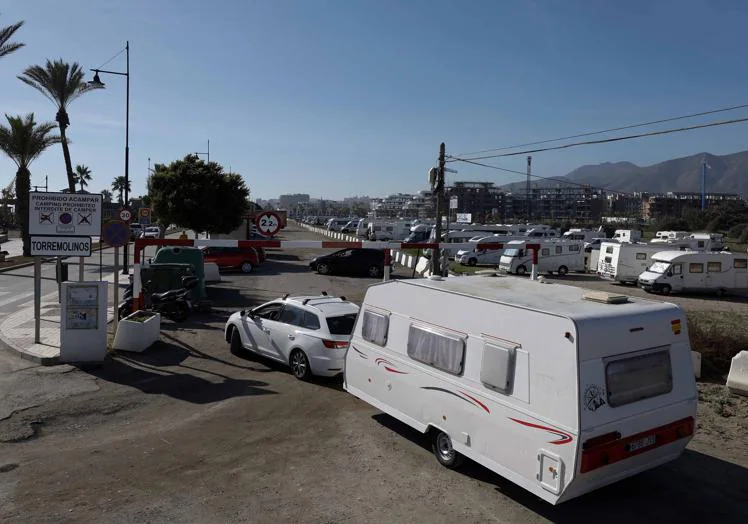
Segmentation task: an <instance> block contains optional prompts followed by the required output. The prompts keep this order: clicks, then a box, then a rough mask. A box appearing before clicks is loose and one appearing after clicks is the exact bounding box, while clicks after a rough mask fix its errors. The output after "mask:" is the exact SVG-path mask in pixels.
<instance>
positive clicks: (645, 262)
mask: <svg viewBox="0 0 748 524" xmlns="http://www.w3.org/2000/svg"><path fill="white" fill-rule="evenodd" d="M664 249H666V248H663V246H662V245H657V244H655V245H652V244H632V243H628V242H623V243H620V244H619V243H614V242H603V243H602V244H600V255H599V258H598V260H597V276H598V277H600V278H602V279H605V280H613V281H615V282H620V283H621V284H636V283H637V281H638V280H639V275H641V274H642V273H643V272H644V271H645V270H646V269H647V268H648V267H649V265H650V264H651V263H652V256H653V255H654V254H655V253H659V252H660V251H663V250H664Z"/></svg>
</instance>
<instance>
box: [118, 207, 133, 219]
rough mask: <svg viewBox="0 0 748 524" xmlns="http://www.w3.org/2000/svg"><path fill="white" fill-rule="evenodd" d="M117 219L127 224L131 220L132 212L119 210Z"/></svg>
mask: <svg viewBox="0 0 748 524" xmlns="http://www.w3.org/2000/svg"><path fill="white" fill-rule="evenodd" d="M119 219H120V220H122V221H123V222H129V221H130V220H132V212H131V211H130V210H129V209H120V210H119Z"/></svg>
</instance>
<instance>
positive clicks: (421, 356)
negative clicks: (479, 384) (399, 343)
mask: <svg viewBox="0 0 748 524" xmlns="http://www.w3.org/2000/svg"><path fill="white" fill-rule="evenodd" d="M408 356H410V358H412V359H413V360H418V361H419V362H423V363H424V364H428V365H429V366H433V367H435V368H437V369H441V370H442V371H446V372H447V373H452V374H453V375H460V374H461V373H462V362H463V360H464V357H465V340H464V339H462V338H460V337H457V336H454V335H447V334H446V333H439V332H438V331H434V330H431V329H428V328H425V327H418V326H413V325H411V326H410V332H409V333H408Z"/></svg>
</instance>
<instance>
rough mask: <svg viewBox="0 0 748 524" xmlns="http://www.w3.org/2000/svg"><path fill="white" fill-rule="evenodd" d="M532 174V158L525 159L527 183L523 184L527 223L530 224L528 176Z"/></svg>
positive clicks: (530, 192) (530, 208) (530, 209)
mask: <svg viewBox="0 0 748 524" xmlns="http://www.w3.org/2000/svg"><path fill="white" fill-rule="evenodd" d="M531 174H532V157H531V156H528V157H527V182H525V198H526V199H527V202H526V204H527V223H528V224H529V223H531V222H532V187H531V186H530V175H531Z"/></svg>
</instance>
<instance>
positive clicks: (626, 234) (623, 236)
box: [613, 229, 642, 242]
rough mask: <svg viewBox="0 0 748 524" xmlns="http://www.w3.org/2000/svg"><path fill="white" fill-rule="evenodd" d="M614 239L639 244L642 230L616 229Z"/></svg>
mask: <svg viewBox="0 0 748 524" xmlns="http://www.w3.org/2000/svg"><path fill="white" fill-rule="evenodd" d="M613 238H614V239H616V240H618V241H619V242H639V241H640V240H641V239H642V232H641V230H640V229H616V230H615V233H613Z"/></svg>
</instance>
